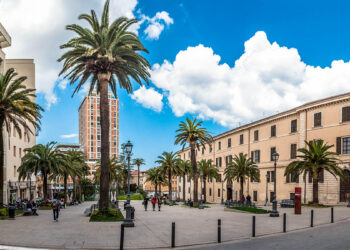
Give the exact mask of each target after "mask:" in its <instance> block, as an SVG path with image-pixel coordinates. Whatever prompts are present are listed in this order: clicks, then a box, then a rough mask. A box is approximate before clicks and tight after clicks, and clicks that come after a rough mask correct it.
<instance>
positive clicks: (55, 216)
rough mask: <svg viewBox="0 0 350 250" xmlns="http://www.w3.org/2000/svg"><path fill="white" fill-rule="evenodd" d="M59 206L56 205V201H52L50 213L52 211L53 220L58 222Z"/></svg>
mask: <svg viewBox="0 0 350 250" xmlns="http://www.w3.org/2000/svg"><path fill="white" fill-rule="evenodd" d="M59 210H60V205H59V204H58V203H57V200H53V203H52V211H53V220H54V221H56V222H58V216H59Z"/></svg>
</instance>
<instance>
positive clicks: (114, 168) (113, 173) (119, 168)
mask: <svg viewBox="0 0 350 250" xmlns="http://www.w3.org/2000/svg"><path fill="white" fill-rule="evenodd" d="M99 165H100V164H99ZM109 166H110V167H109V185H110V184H111V183H112V182H113V181H114V180H116V179H117V172H118V173H119V174H118V177H120V176H122V175H123V171H124V166H123V164H122V163H120V162H118V161H117V159H116V158H110V159H109ZM123 176H124V175H123ZM100 177H101V167H99V168H97V169H96V172H95V183H96V184H98V185H100Z"/></svg>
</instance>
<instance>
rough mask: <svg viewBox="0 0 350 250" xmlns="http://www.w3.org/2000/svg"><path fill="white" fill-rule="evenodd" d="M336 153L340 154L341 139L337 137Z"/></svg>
mask: <svg viewBox="0 0 350 250" xmlns="http://www.w3.org/2000/svg"><path fill="white" fill-rule="evenodd" d="M336 147H337V149H336V150H337V153H338V154H341V137H337V146H336Z"/></svg>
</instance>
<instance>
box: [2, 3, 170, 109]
mask: <svg viewBox="0 0 350 250" xmlns="http://www.w3.org/2000/svg"><path fill="white" fill-rule="evenodd" d="M104 3H105V1H104V0H89V1H86V0H74V1H72V0H49V1H48V0H30V1H29V0H0V22H1V23H2V24H3V26H4V27H5V29H6V30H7V31H8V33H9V34H10V36H11V37H12V46H11V47H9V48H5V49H4V52H5V53H6V54H7V58H34V62H35V64H36V88H37V92H38V93H41V94H44V95H45V98H46V101H47V108H49V107H50V105H51V104H55V103H56V102H57V101H58V99H57V96H56V93H55V92H54V87H55V85H56V84H57V83H58V84H59V86H58V87H60V88H61V89H65V87H66V83H67V82H63V83H60V80H59V79H58V73H59V70H60V69H61V65H60V64H59V63H58V62H57V58H59V57H60V56H61V55H62V51H61V50H60V49H59V46H60V45H62V44H64V43H65V42H66V41H68V39H69V38H71V37H72V35H73V34H74V33H73V32H70V31H67V30H65V26H66V25H68V24H73V23H79V24H82V25H83V24H85V22H84V21H79V20H78V16H79V15H80V14H82V13H90V10H91V9H95V11H96V13H97V14H98V15H99V16H100V14H101V12H102V8H103V5H104ZM137 4H138V0H111V2H110V15H111V19H115V18H117V17H120V16H126V17H128V18H134V17H135V15H134V13H136V6H137ZM160 13H162V12H160ZM138 15H142V13H139V14H138ZM159 18H161V19H162V20H164V22H166V23H167V22H169V18H167V15H166V14H162V15H161V16H160V17H159ZM139 28H140V23H137V24H135V25H133V26H132V27H131V30H132V31H134V32H137V31H138V29H139Z"/></svg>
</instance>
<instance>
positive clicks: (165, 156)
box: [156, 152, 179, 203]
mask: <svg viewBox="0 0 350 250" xmlns="http://www.w3.org/2000/svg"><path fill="white" fill-rule="evenodd" d="M156 163H158V164H160V166H161V169H162V172H163V173H164V174H167V175H168V187H169V201H170V203H171V202H172V200H173V199H172V194H173V193H172V191H173V189H172V177H173V176H174V175H177V174H178V173H179V165H178V158H177V155H176V153H173V152H163V153H162V155H160V156H158V160H157V161H156Z"/></svg>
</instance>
